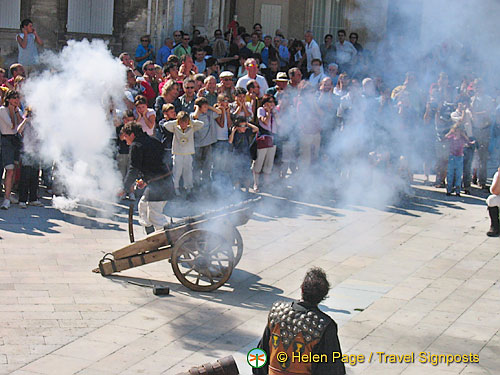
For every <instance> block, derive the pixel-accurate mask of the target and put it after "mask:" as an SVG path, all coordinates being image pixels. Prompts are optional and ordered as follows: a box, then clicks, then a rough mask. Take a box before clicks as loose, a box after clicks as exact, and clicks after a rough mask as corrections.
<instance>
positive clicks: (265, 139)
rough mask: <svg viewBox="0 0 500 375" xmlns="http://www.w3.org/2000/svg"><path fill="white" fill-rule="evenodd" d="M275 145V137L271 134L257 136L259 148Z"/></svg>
mask: <svg viewBox="0 0 500 375" xmlns="http://www.w3.org/2000/svg"><path fill="white" fill-rule="evenodd" d="M269 147H273V137H272V136H271V135H259V136H258V137H257V148H258V149H261V148H269Z"/></svg>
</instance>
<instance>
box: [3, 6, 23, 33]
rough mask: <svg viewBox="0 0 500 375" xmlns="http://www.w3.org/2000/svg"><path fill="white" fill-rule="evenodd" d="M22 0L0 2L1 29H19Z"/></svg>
mask: <svg viewBox="0 0 500 375" xmlns="http://www.w3.org/2000/svg"><path fill="white" fill-rule="evenodd" d="M20 23H21V0H0V28H2V29H19V24H20Z"/></svg>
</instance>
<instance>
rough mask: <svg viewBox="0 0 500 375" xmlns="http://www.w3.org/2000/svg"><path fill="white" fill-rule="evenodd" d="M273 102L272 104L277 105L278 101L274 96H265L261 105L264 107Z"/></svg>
mask: <svg viewBox="0 0 500 375" xmlns="http://www.w3.org/2000/svg"><path fill="white" fill-rule="evenodd" d="M271 101H272V102H274V104H276V99H275V98H274V96H273V95H271V94H265V95H264V96H263V97H262V102H261V104H262V105H264V104H266V103H268V102H271Z"/></svg>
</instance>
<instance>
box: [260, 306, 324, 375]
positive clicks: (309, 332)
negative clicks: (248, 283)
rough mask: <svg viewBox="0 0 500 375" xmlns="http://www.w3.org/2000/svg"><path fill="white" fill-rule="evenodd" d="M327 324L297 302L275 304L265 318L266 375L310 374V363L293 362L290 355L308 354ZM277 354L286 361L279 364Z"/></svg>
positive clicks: (319, 315) (315, 313) (322, 317)
mask: <svg viewBox="0 0 500 375" xmlns="http://www.w3.org/2000/svg"><path fill="white" fill-rule="evenodd" d="M329 323H330V318H328V317H327V316H326V315H324V314H321V313H318V312H316V311H310V310H307V309H306V308H305V307H304V306H301V305H299V304H297V303H296V302H293V303H292V302H289V303H285V302H276V303H274V304H273V307H272V308H271V311H270V312H269V317H268V326H269V329H270V331H271V338H270V342H269V350H270V353H269V375H292V374H311V373H312V372H311V363H310V362H301V361H299V360H297V359H295V360H294V361H292V355H293V354H295V358H297V355H301V356H302V354H309V353H311V352H312V351H313V348H314V346H315V345H316V344H318V343H319V341H320V339H321V336H323V333H324V332H325V329H326V327H327V325H328V324H329ZM279 352H285V353H286V354H287V360H286V361H284V362H279V361H278V358H277V354H278V353H279ZM281 359H282V358H281Z"/></svg>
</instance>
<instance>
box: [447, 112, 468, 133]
mask: <svg viewBox="0 0 500 375" xmlns="http://www.w3.org/2000/svg"><path fill="white" fill-rule="evenodd" d="M450 117H451V119H452V120H453V123H454V124H456V123H457V122H458V121H460V119H461V118H462V114H461V113H459V112H457V111H455V112H452V113H451V115H450ZM462 124H463V126H464V130H465V133H466V134H467V137H469V138H470V137H472V135H473V134H472V114H471V112H470V110H468V109H466V110H465V117H464V122H463V123H462Z"/></svg>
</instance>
